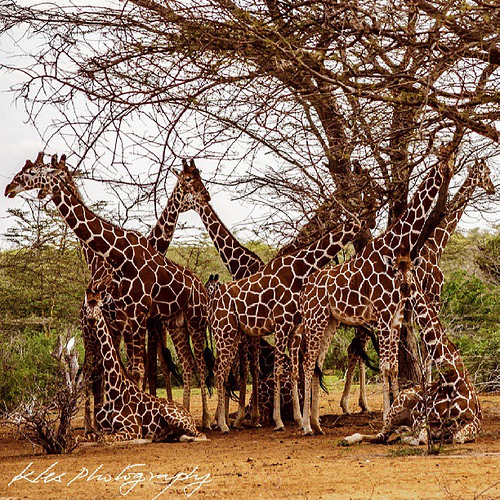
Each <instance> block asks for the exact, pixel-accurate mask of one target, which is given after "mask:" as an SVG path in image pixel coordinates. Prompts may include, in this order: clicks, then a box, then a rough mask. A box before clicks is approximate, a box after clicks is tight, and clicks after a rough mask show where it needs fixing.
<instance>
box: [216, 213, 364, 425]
mask: <svg viewBox="0 0 500 500" xmlns="http://www.w3.org/2000/svg"><path fill="white" fill-rule="evenodd" d="M359 229H360V228H359V227H358V226H357V225H355V224H353V223H350V222H348V223H346V224H345V225H344V227H343V229H341V230H338V231H336V232H332V233H329V234H327V235H326V236H325V237H323V238H320V239H319V240H317V241H315V242H314V243H313V244H311V245H309V246H308V247H305V248H304V249H302V250H300V251H298V252H297V253H295V254H293V255H285V256H282V257H278V258H275V259H273V260H272V261H271V262H269V263H268V264H267V265H266V266H264V267H263V268H262V269H261V270H260V271H259V272H257V273H255V274H253V275H251V276H250V277H248V278H243V279H240V280H237V281H231V282H228V283H224V284H222V285H221V286H220V287H219V289H217V290H215V293H214V297H213V299H212V300H211V302H210V318H211V321H210V323H211V326H212V330H213V335H214V339H215V341H216V345H217V361H216V365H215V376H216V380H217V391H218V405H217V422H218V425H219V427H220V429H221V432H223V433H227V432H229V428H228V426H227V423H226V401H225V390H224V385H225V383H226V381H227V377H228V374H229V370H230V368H231V363H232V361H233V359H234V356H235V354H236V346H237V344H238V341H239V339H240V337H241V335H242V334H246V335H251V336H255V337H261V336H265V335H268V334H269V333H271V332H273V331H274V332H275V339H276V346H275V353H276V357H275V366H274V381H275V390H274V405H273V407H274V412H273V419H274V421H275V424H276V427H275V430H283V429H284V425H283V421H282V419H281V409H280V384H281V376H282V374H283V364H284V354H285V349H286V348H287V347H288V348H289V351H290V354H291V359H292V374H291V377H292V381H293V391H294V401H298V387H297V385H298V373H299V370H298V351H299V347H300V343H301V337H300V336H297V335H296V328H297V325H298V323H299V321H300V317H299V314H298V297H299V291H300V289H301V288H302V284H303V283H304V281H305V280H306V278H307V276H309V275H310V274H311V273H312V272H314V271H315V270H317V269H319V268H321V267H322V266H324V265H325V264H327V263H328V262H329V261H330V260H331V259H332V258H333V256H334V255H336V254H337V253H338V252H339V251H340V249H341V248H342V247H343V246H345V245H346V244H347V243H349V242H351V241H352V240H353V239H354V238H355V237H356V236H357V234H358V232H359ZM295 408H296V412H295V418H296V419H298V420H300V409H299V408H298V404H297V405H296V407H295Z"/></svg>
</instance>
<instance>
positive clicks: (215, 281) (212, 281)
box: [205, 274, 220, 298]
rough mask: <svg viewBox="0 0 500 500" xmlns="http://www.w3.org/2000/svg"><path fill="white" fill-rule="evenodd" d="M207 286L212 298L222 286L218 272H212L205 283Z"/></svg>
mask: <svg viewBox="0 0 500 500" xmlns="http://www.w3.org/2000/svg"><path fill="white" fill-rule="evenodd" d="M205 288H206V290H207V294H208V296H209V297H210V298H212V297H213V296H214V295H215V292H216V291H217V290H218V289H219V288H220V281H219V275H218V274H211V275H210V278H208V280H207V282H206V283H205Z"/></svg>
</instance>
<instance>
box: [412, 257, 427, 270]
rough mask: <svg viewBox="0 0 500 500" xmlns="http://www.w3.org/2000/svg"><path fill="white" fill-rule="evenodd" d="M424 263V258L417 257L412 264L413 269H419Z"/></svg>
mask: <svg viewBox="0 0 500 500" xmlns="http://www.w3.org/2000/svg"><path fill="white" fill-rule="evenodd" d="M423 262H424V258H423V257H420V256H418V257H415V258H414V259H413V261H412V264H413V267H419V266H421V265H422V263H423Z"/></svg>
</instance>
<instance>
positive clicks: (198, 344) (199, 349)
mask: <svg viewBox="0 0 500 500" xmlns="http://www.w3.org/2000/svg"><path fill="white" fill-rule="evenodd" d="M189 333H190V335H191V339H192V341H193V350H194V359H195V363H196V368H197V370H198V375H199V377H200V391H201V402H202V408H203V417H202V422H203V424H202V427H203V429H209V428H210V412H209V411H208V399H207V385H206V376H207V367H206V364H205V359H204V357H203V350H204V348H205V332H204V330H196V331H190V332H189Z"/></svg>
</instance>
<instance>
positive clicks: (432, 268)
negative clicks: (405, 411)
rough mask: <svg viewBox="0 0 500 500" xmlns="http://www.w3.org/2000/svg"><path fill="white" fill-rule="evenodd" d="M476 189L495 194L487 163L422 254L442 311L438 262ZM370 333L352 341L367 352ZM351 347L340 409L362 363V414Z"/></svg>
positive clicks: (422, 270) (429, 288)
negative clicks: (356, 375) (357, 375)
mask: <svg viewBox="0 0 500 500" xmlns="http://www.w3.org/2000/svg"><path fill="white" fill-rule="evenodd" d="M477 188H481V189H483V190H484V191H485V192H486V194H488V195H492V194H494V193H495V186H494V185H493V182H492V181H491V177H490V169H489V167H488V165H487V164H486V162H485V161H484V160H480V161H478V160H476V161H475V162H474V163H473V165H472V166H470V167H469V169H468V175H467V177H466V179H465V180H464V182H463V183H462V185H461V186H460V188H459V190H458V191H457V192H456V194H455V196H454V197H453V199H452V200H451V201H450V202H449V203H448V208H447V214H446V215H445V217H444V218H443V220H442V221H441V222H440V223H439V225H438V226H437V227H436V228H435V230H434V231H433V232H432V234H431V235H430V236H429V238H428V239H427V241H426V242H425V244H424V246H423V247H422V249H421V251H420V256H421V257H422V260H421V263H420V265H418V266H417V267H416V268H415V270H416V273H417V277H418V279H419V281H420V283H421V284H422V290H423V291H424V293H425V294H426V295H427V296H428V299H429V301H430V302H431V303H432V304H433V305H434V306H435V307H436V308H437V310H438V311H439V309H440V305H441V300H440V297H441V290H442V287H443V273H442V271H441V269H440V267H439V262H440V260H441V256H442V254H443V251H444V248H445V247H446V245H447V244H448V241H449V239H450V237H451V235H452V234H453V233H454V232H455V229H456V227H457V225H458V223H459V222H460V219H461V218H462V215H463V213H464V211H465V208H466V207H467V204H468V202H469V200H470V199H471V197H472V195H473V194H474V192H475V190H476V189H477ZM370 333H371V332H370V330H368V329H364V330H362V331H361V332H360V334H357V335H356V338H355V339H354V341H353V342H357V343H358V344H359V346H360V348H361V349H364V348H365V347H366V345H367V343H368V340H369V338H370ZM358 352H359V351H358V350H356V349H355V348H354V346H353V344H351V345H350V346H349V350H348V368H347V373H346V382H345V385H344V391H343V393H342V397H341V399H340V406H341V408H342V410H343V412H344V413H349V392H350V389H351V384H352V380H353V377H354V369H355V367H356V364H358V362H359V374H360V375H359V405H360V407H361V409H362V410H363V411H369V408H368V404H367V401H366V389H365V367H364V363H363V360H362V359H361V357H360V356H359V354H358Z"/></svg>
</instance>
